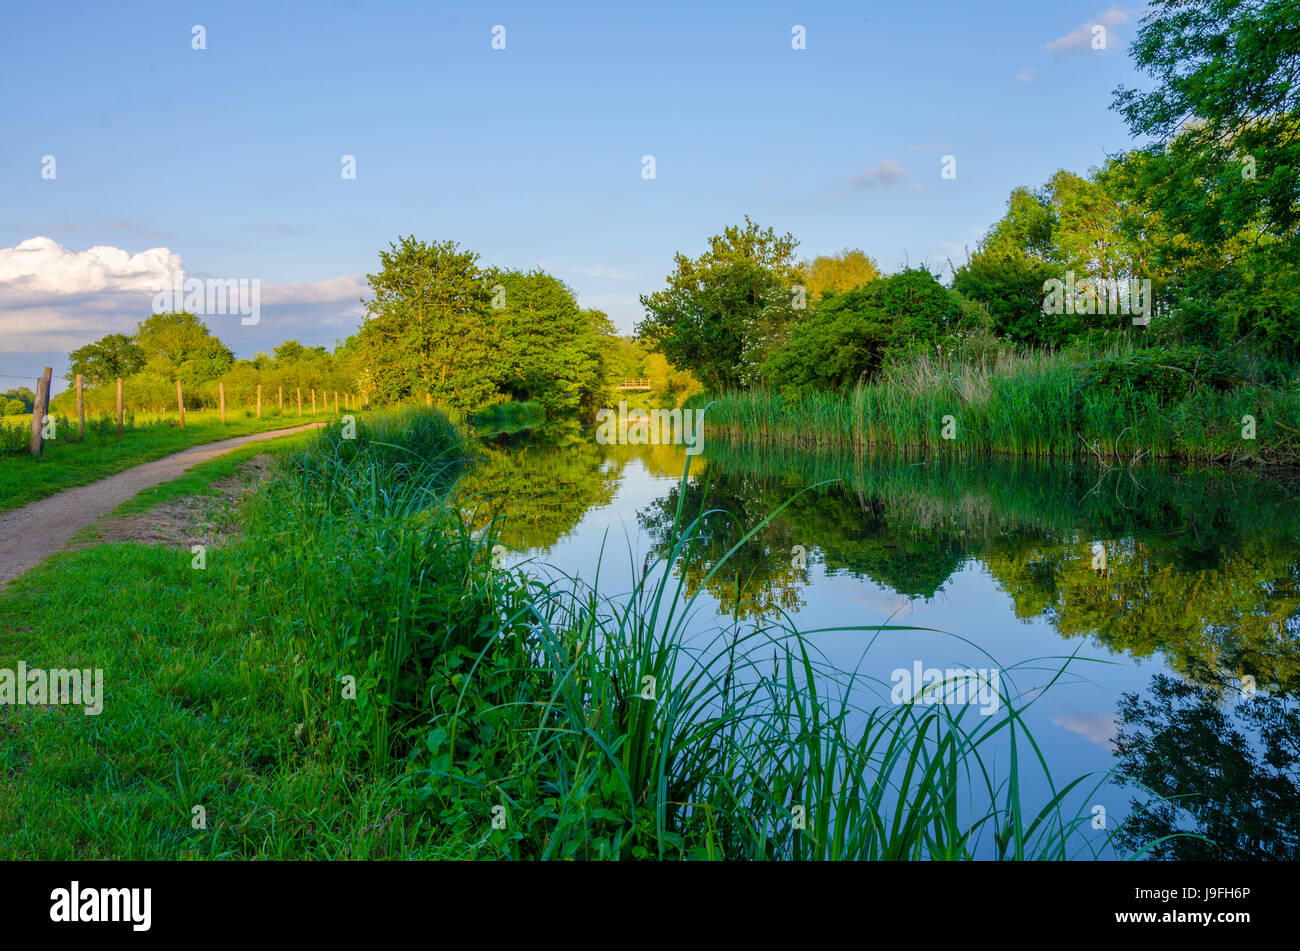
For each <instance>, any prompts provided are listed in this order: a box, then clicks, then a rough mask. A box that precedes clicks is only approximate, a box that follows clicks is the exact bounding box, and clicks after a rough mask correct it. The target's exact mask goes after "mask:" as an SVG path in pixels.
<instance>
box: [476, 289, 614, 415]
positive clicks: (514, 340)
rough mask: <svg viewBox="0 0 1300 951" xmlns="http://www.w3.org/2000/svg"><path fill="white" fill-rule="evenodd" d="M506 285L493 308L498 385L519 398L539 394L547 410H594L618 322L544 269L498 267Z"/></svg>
mask: <svg viewBox="0 0 1300 951" xmlns="http://www.w3.org/2000/svg"><path fill="white" fill-rule="evenodd" d="M486 280H487V281H488V283H489V284H491V285H492V286H493V287H499V288H501V289H503V290H504V294H503V295H502V296H503V298H504V300H503V303H504V305H505V306H504V307H502V308H500V309H499V310H494V312H493V315H494V318H495V321H496V324H497V330H496V333H495V338H496V339H497V340H499V341H500V344H499V348H498V351H497V354H496V356H495V358H494V363H495V365H496V367H497V369H498V372H499V376H498V386H499V388H500V390H501V392H503V393H504V394H506V395H507V396H509V397H511V398H512V399H516V400H521V401H522V400H537V401H538V402H539V403H541V404H542V406H543V407H544V408H545V409H546V412H547V415H548V416H554V415H557V414H559V413H562V412H564V411H573V410H581V411H582V412H584V414H589V413H593V412H594V410H595V407H596V403H597V401H598V398H599V396H600V395H601V394H602V392H603V390H604V387H605V383H606V376H607V373H608V368H609V362H610V352H611V350H612V347H613V338H614V327H613V325H612V324H611V323H610V322H609V318H608V317H607V316H606V315H605V314H604V313H603V312H601V311H598V310H583V309H581V308H580V307H579V306H578V301H577V298H576V297H575V296H574V294H573V291H572V290H571V289H570V288H569V287H568V285H566V284H565V283H564V282H563V281H561V280H560V279H559V278H556V277H552V276H551V275H550V274H547V273H545V272H544V271H537V270H534V271H528V272H524V271H493V272H491V273H490V274H488V275H487V278H486Z"/></svg>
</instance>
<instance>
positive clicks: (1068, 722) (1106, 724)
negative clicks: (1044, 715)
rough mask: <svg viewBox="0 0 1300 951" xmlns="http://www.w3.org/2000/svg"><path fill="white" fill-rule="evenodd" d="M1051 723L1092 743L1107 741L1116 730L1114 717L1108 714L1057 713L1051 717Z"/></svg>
mask: <svg viewBox="0 0 1300 951" xmlns="http://www.w3.org/2000/svg"><path fill="white" fill-rule="evenodd" d="M1052 724H1053V725H1054V726H1059V727H1062V728H1063V729H1066V730H1069V731H1070V732H1071V733H1077V734H1079V735H1080V736H1082V737H1084V738H1085V739H1088V740H1091V741H1092V742H1093V743H1109V742H1110V740H1111V737H1113V736H1114V735H1115V733H1116V732H1117V731H1116V726H1117V725H1116V723H1115V718H1114V717H1113V716H1111V715H1109V714H1078V713H1058V714H1057V715H1056V716H1054V717H1052Z"/></svg>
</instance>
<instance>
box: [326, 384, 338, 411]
mask: <svg viewBox="0 0 1300 951" xmlns="http://www.w3.org/2000/svg"><path fill="white" fill-rule="evenodd" d="M326 402H329V400H328V399H326ZM338 411H339V391H338V390H335V391H334V412H335V413H338Z"/></svg>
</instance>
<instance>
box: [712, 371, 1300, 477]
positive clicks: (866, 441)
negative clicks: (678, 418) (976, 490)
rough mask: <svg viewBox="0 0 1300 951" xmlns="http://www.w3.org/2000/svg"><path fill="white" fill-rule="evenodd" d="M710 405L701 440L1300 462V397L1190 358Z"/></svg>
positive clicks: (890, 375) (921, 377)
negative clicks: (706, 438) (709, 438)
mask: <svg viewBox="0 0 1300 951" xmlns="http://www.w3.org/2000/svg"><path fill="white" fill-rule="evenodd" d="M1166 361H1172V362H1166ZM710 399H712V400H713V404H712V406H710V407H709V411H708V414H707V417H706V420H705V428H706V433H707V434H709V435H710V436H713V437H719V436H720V437H722V438H724V439H726V440H729V441H732V442H736V443H738V444H748V445H757V446H787V447H791V448H799V449H812V450H816V451H821V452H825V451H843V450H854V451H857V450H864V449H867V448H871V447H880V448H886V449H891V450H894V451H919V452H926V453H933V452H957V453H980V452H984V453H1005V454H1012V455H1023V456H1036V457H1069V456H1085V455H1086V456H1095V457H1100V458H1104V459H1121V460H1125V461H1131V460H1133V459H1138V458H1144V457H1155V458H1162V459H1185V460H1192V461H1198V462H1211V461H1214V462H1256V463H1282V464H1288V465H1295V464H1300V387H1298V386H1297V385H1296V383H1295V382H1293V381H1288V380H1286V379H1284V378H1279V377H1278V375H1277V374H1276V373H1272V374H1265V373H1242V372H1240V371H1237V370H1234V369H1233V368H1231V367H1225V366H1223V365H1222V364H1216V365H1214V366H1210V365H1208V364H1206V363H1204V362H1201V356H1200V355H1198V354H1194V353H1190V352H1187V351H1172V350H1160V351H1156V350H1152V351H1135V352H1131V353H1127V354H1120V355H1115V356H1111V357H1104V358H1098V359H1092V360H1075V359H1071V358H1070V357H1068V356H1065V355H1061V354H1044V353H1036V354H1029V355H1020V356H1015V357H1010V356H1006V355H1003V356H999V357H998V358H997V359H994V360H991V361H987V362H984V363H978V364H976V363H956V362H953V361H932V360H925V359H923V360H920V361H918V362H915V363H913V364H909V365H906V366H902V367H896V368H894V369H892V370H891V371H888V372H886V373H885V374H884V375H882V377H881V378H880V379H879V380H878V381H873V382H869V383H862V384H859V385H858V386H855V387H853V388H852V389H851V390H847V391H843V392H802V393H794V392H789V391H787V392H786V393H785V394H784V395H783V394H782V393H780V392H777V391H775V390H768V389H755V390H750V391H747V392H738V393H724V394H722V395H720V396H717V397H712V398H710V397H694V398H693V399H692V400H691V401H690V404H691V405H699V406H703V405H704V404H706V403H707V402H709V400H710Z"/></svg>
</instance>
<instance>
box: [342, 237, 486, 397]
mask: <svg viewBox="0 0 1300 951" xmlns="http://www.w3.org/2000/svg"><path fill="white" fill-rule="evenodd" d="M379 259H380V263H381V265H382V267H381V269H380V270H379V272H378V273H376V274H369V275H367V278H368V280H369V281H370V289H371V291H372V292H373V295H374V296H373V297H371V298H370V300H368V301H367V300H363V301H362V303H364V304H365V306H366V317H365V318H364V320H363V323H362V326H361V329H360V331H359V332H358V333H357V335H356V346H357V349H358V353H359V356H360V360H361V363H362V367H363V369H364V370H366V371H368V373H369V377H370V379H371V380H372V381H373V386H374V389H375V393H376V396H377V398H378V399H380V400H384V401H396V400H400V399H405V398H408V397H410V396H413V395H417V394H420V393H430V394H432V395H433V397H434V398H435V399H437V400H439V401H441V402H443V403H445V404H446V405H448V406H450V407H452V408H455V409H458V410H461V411H469V410H472V409H474V408H476V407H478V406H481V405H483V404H484V403H486V402H487V401H488V400H489V398H491V397H492V396H493V395H494V394H495V393H496V392H497V386H498V383H499V381H500V379H501V374H502V368H501V367H500V365H499V363H498V361H497V360H496V359H495V356H494V354H495V352H496V350H497V347H498V341H497V339H496V335H495V322H494V321H493V319H492V310H491V302H492V289H491V288H490V287H489V285H488V284H487V282H486V281H484V274H483V271H482V270H481V269H480V268H479V266H478V255H477V254H475V253H474V252H472V251H467V250H461V248H460V246H459V245H457V244H456V242H455V241H443V242H435V243H433V244H426V243H425V242H423V241H417V240H415V236H414V235H409V236H407V237H405V238H401V239H400V244H390V245H389V250H387V251H381V252H380V253H379Z"/></svg>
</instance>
